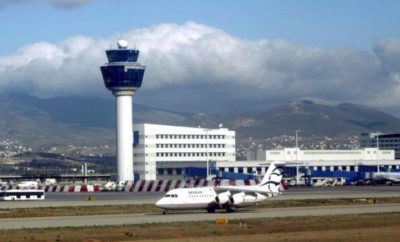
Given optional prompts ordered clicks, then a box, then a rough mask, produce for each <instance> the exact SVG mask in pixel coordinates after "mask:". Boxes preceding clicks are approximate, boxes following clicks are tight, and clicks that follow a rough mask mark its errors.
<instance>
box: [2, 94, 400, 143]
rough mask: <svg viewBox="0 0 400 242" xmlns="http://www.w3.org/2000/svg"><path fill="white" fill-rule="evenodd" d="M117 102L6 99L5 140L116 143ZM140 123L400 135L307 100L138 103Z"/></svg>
mask: <svg viewBox="0 0 400 242" xmlns="http://www.w3.org/2000/svg"><path fill="white" fill-rule="evenodd" d="M114 109H115V108H114V100H113V99H111V98H110V99H102V98H95V97H62V98H49V99H39V98H36V97H32V96H28V95H24V94H8V95H2V96H0V110H1V116H0V139H11V140H15V141H19V142H21V143H22V144H26V145H28V146H30V147H32V148H34V149H39V148H43V147H53V146H59V145H69V144H73V145H77V146H96V145H113V144H114V139H115V138H114V125H115V120H114V112H115V110H114ZM134 122H136V123H140V122H149V123H158V124H170V125H187V126H194V127H198V126H202V127H210V128H212V127H218V125H219V124H220V123H223V124H224V126H225V127H228V128H230V129H233V130H235V131H236V133H237V137H238V138H239V139H247V138H249V137H253V138H267V137H273V136H279V135H285V134H286V135H293V133H294V130H296V129H299V130H302V133H301V134H302V136H311V135H314V136H321V137H323V136H329V137H335V136H341V135H359V134H360V133H361V132H365V131H377V130H379V131H382V132H398V131H400V119H398V118H396V117H394V116H392V115H390V114H387V113H384V112H381V111H379V110H376V109H373V108H370V107H367V106H362V105H356V104H351V103H342V104H331V103H327V102H325V101H322V100H318V99H314V98H302V99H299V100H295V101H292V102H289V103H286V104H282V105H279V106H275V107H273V108H270V109H267V110H263V111H258V112H248V113H241V114H234V115H209V114H188V113H179V112H171V111H167V110H161V109H157V108H151V107H146V106H143V105H139V104H135V105H134Z"/></svg>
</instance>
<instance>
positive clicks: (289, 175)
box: [133, 124, 400, 185]
mask: <svg viewBox="0 0 400 242" xmlns="http://www.w3.org/2000/svg"><path fill="white" fill-rule="evenodd" d="M235 149H236V144H235V131H232V130H229V129H227V128H223V127H220V128H216V129H205V128H200V127H199V128H193V127H180V126H169V125H158V124H136V125H134V145H133V150H134V157H133V160H134V170H135V180H137V179H140V180H162V179H191V178H197V179H198V178H199V179H202V178H207V177H209V176H208V173H207V170H209V173H211V177H213V178H222V179H257V178H259V177H261V176H263V175H264V174H265V172H266V170H267V168H268V163H269V162H272V161H275V162H285V163H286V165H285V174H284V176H285V179H286V180H287V181H289V182H292V184H293V182H295V184H296V183H299V182H301V183H300V184H304V183H312V184H315V185H323V184H324V183H326V182H327V181H331V182H334V183H335V182H339V183H340V184H344V183H349V182H354V181H357V180H363V179H368V178H372V175H373V173H374V172H400V161H399V160H396V159H395V151H394V150H389V149H384V150H383V149H378V148H375V147H374V148H363V149H357V150H301V149H299V148H284V149H279V150H257V151H256V152H254V151H253V152H252V153H250V154H248V158H249V159H248V160H245V161H236V152H235ZM207 161H208V162H207ZM207 164H208V166H207ZM207 167H208V168H209V169H207Z"/></svg>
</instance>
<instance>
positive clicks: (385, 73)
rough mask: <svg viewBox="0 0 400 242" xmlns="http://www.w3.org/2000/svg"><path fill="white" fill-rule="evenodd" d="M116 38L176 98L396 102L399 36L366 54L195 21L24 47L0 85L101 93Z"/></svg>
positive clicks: (148, 86)
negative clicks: (246, 36)
mask: <svg viewBox="0 0 400 242" xmlns="http://www.w3.org/2000/svg"><path fill="white" fill-rule="evenodd" d="M119 38H125V39H127V40H128V41H129V42H130V44H131V45H134V46H136V47H137V48H138V49H139V50H140V51H141V55H140V57H139V62H141V63H143V64H145V65H146V66H147V69H146V72H145V78H144V82H143V88H142V89H143V90H144V91H145V92H148V93H153V94H154V93H158V95H160V96H161V93H162V90H164V89H168V88H169V89H171V87H173V88H174V89H176V90H175V92H174V93H173V94H171V95H172V96H171V98H174V99H176V100H179V99H180V98H187V97H188V96H189V97H190V96H193V95H196V92H197V93H198V92H203V94H201V95H200V96H202V97H204V96H206V97H207V99H206V100H204V102H205V105H208V103H207V102H211V103H215V102H218V100H222V99H224V98H225V99H226V100H233V101H235V100H236V101H242V102H243V101H245V100H250V99H252V100H253V101H254V99H257V100H260V101H264V102H265V101H273V100H277V99H279V100H282V99H292V98H296V97H301V96H316V97H320V98H326V99H330V100H335V101H356V102H364V103H366V104H375V105H382V106H385V105H394V104H395V103H396V102H398V101H400V100H399V99H400V98H398V97H399V96H400V95H399V94H400V80H399V76H400V73H399V69H400V68H399V67H400V50H399V49H400V40H396V39H392V40H381V41H378V42H377V43H376V46H375V48H374V51H373V53H367V52H361V51H357V50H353V49H322V48H313V47H306V46H299V45H296V44H294V43H290V42H288V41H285V40H259V41H248V40H242V39H239V38H236V37H234V36H231V35H229V34H227V33H225V32H223V31H222V30H219V29H216V28H213V27H210V26H206V25H202V24H197V23H193V22H188V23H185V24H183V25H176V24H159V25H154V26H150V27H148V28H143V29H137V30H132V31H130V32H127V33H122V34H118V35H115V36H111V37H108V38H103V39H92V38H89V37H84V36H77V37H72V38H70V39H67V40H65V41H63V42H60V43H35V44H32V45H29V46H24V47H22V48H20V49H19V50H18V51H17V52H15V53H13V54H11V55H8V56H2V57H0V88H1V89H3V90H10V89H23V90H26V91H29V92H30V93H32V94H36V95H41V96H55V95H70V94H78V95H79V94H85V95H104V93H105V91H104V87H103V83H102V79H101V75H100V71H99V66H100V65H102V64H103V63H104V62H106V56H105V53H104V50H105V49H107V48H109V47H110V46H115V43H116V40H117V39H119ZM180 88H181V89H180ZM180 90H181V91H180ZM204 92H206V94H205V93H204ZM162 95H164V96H165V95H169V94H168V93H162ZM157 98H161V97H152V100H154V101H155V102H156V101H157ZM188 103H190V102H188Z"/></svg>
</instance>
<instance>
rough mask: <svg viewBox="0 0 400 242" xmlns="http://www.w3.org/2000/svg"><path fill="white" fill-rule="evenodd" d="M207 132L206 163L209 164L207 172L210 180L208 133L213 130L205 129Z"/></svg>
mask: <svg viewBox="0 0 400 242" xmlns="http://www.w3.org/2000/svg"><path fill="white" fill-rule="evenodd" d="M203 130H204V131H206V163H207V170H206V180H209V178H210V161H209V159H208V131H211V129H203Z"/></svg>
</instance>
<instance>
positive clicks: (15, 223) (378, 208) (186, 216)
mask: <svg viewBox="0 0 400 242" xmlns="http://www.w3.org/2000/svg"><path fill="white" fill-rule="evenodd" d="M387 212H400V206H399V204H367V205H347V206H319V207H296V208H269V209H246V210H240V211H237V212H235V213H225V212H224V213H215V214H209V213H207V212H184V213H182V212H179V213H174V214H167V215H162V214H118V215H91V216H59V217H40V218H7V219H0V229H22V228H49V227H83V226H112V225H126V224H148V223H170V222H189V221H215V220H216V219H217V218H221V217H223V218H227V219H228V220H232V219H249V218H279V217H299V216H327V215H341V214H361V213H387Z"/></svg>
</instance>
